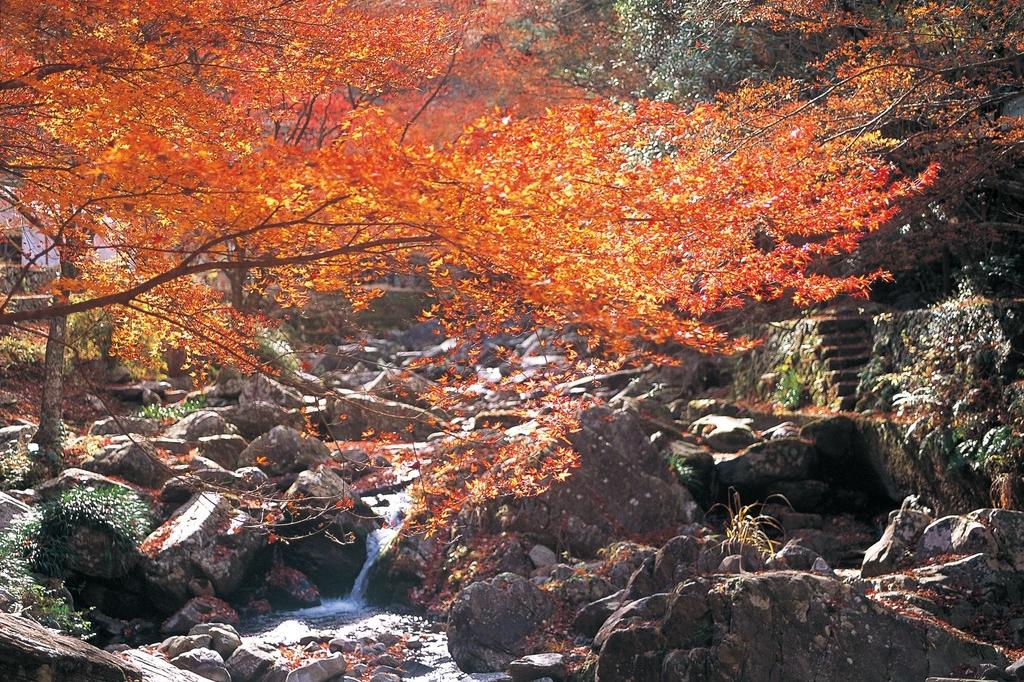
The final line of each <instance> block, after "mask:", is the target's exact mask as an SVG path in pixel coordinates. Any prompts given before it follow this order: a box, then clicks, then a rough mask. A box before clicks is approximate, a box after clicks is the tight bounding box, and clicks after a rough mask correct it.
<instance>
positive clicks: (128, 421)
mask: <svg viewBox="0 0 1024 682" xmlns="http://www.w3.org/2000/svg"><path fill="white" fill-rule="evenodd" d="M162 428H163V425H162V424H161V423H160V421H159V420H158V419H147V418H146V417H128V416H116V417H114V416H111V417H104V418H103V419H100V420H99V421H96V422H93V425H92V426H90V427H89V435H90V436H118V435H121V434H125V433H134V434H138V435H140V436H155V435H156V434H158V433H160V430H161V429H162Z"/></svg>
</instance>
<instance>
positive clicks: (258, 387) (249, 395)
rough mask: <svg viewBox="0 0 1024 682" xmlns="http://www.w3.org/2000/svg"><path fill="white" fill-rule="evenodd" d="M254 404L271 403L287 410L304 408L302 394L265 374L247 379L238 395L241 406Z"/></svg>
mask: <svg viewBox="0 0 1024 682" xmlns="http://www.w3.org/2000/svg"><path fill="white" fill-rule="evenodd" d="M254 403H270V404H273V405H279V406H281V407H284V408H286V409H289V408H295V407H302V406H303V401H302V393H301V392H299V391H298V390H296V389H294V388H292V387H290V386H285V385H284V384H282V383H281V382H280V381H277V380H276V379H271V378H270V377H268V376H265V375H263V374H254V375H252V376H251V377H249V378H248V379H245V381H244V382H243V383H242V390H241V391H239V393H238V404H239V405H242V406H245V405H252V404H254Z"/></svg>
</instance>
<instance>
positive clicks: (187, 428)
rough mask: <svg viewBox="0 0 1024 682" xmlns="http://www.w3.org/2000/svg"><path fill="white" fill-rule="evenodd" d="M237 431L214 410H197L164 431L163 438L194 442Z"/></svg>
mask: <svg viewBox="0 0 1024 682" xmlns="http://www.w3.org/2000/svg"><path fill="white" fill-rule="evenodd" d="M237 432H238V429H236V428H235V426H234V425H233V424H231V423H230V422H228V420H227V419H225V418H224V416H223V415H222V414H220V413H219V412H216V411H214V410H198V411H196V412H192V413H191V414H187V415H185V416H184V417H182V418H181V419H179V420H178V422H177V423H176V424H174V425H173V426H171V427H170V428H169V429H167V430H166V431H164V434H163V435H164V437H165V438H177V439H180V440H184V441H188V442H193V443H194V442H196V441H198V440H199V439H200V438H204V437H206V436H222V435H224V434H233V433H237Z"/></svg>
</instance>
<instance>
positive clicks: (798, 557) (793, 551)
mask: <svg viewBox="0 0 1024 682" xmlns="http://www.w3.org/2000/svg"><path fill="white" fill-rule="evenodd" d="M818 559H821V556H820V555H819V554H818V553H817V552H815V551H814V550H813V549H811V548H809V547H804V546H803V545H802V544H800V540H799V539H798V538H794V539H792V540H790V541H789V542H787V543H786V544H785V545H783V546H782V548H781V549H780V550H779V551H777V552H775V554H773V555H772V556H771V557H770V558H769V559H768V561H766V562H765V568H767V569H769V570H772V571H787V570H789V571H809V570H811V568H813V567H814V563H815V562H816V561H817V560H818Z"/></svg>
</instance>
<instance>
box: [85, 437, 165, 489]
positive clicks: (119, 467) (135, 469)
mask: <svg viewBox="0 0 1024 682" xmlns="http://www.w3.org/2000/svg"><path fill="white" fill-rule="evenodd" d="M82 468H83V469H86V470H87V471H92V472H95V473H98V474H103V475H104V476H118V477H120V478H123V479H125V480H126V481H129V482H131V483H135V484H138V485H141V486H143V487H146V488H158V487H160V485H161V484H162V483H163V482H164V481H166V480H167V479H169V478H170V477H171V470H170V469H169V468H168V466H167V465H166V464H164V463H163V461H161V459H160V457H159V456H158V455H157V453H156V449H155V448H154V447H153V446H152V445H150V444H149V443H146V442H138V443H129V444H127V445H124V446H122V447H120V448H117V449H115V450H101V451H100V452H98V453H97V454H96V455H94V456H93V457H91V458H89V459H87V460H85V461H84V462H82Z"/></svg>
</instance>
